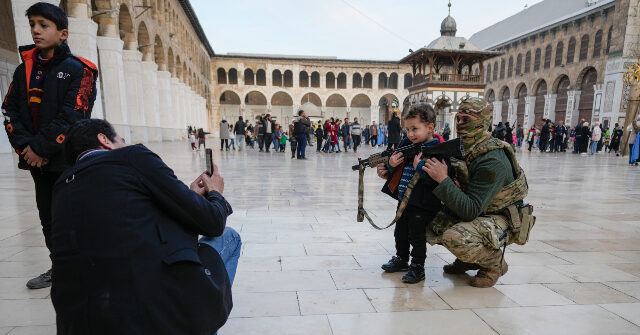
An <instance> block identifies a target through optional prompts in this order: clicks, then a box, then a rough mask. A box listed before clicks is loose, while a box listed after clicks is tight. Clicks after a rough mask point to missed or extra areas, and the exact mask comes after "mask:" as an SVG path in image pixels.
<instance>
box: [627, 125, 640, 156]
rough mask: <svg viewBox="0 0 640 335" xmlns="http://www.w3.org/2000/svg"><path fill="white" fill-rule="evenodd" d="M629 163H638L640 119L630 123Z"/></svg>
mask: <svg viewBox="0 0 640 335" xmlns="http://www.w3.org/2000/svg"><path fill="white" fill-rule="evenodd" d="M627 129H628V130H629V165H631V164H635V165H638V150H639V149H640V148H639V146H640V139H639V138H640V120H638V121H636V122H631V124H630V125H629V128H627Z"/></svg>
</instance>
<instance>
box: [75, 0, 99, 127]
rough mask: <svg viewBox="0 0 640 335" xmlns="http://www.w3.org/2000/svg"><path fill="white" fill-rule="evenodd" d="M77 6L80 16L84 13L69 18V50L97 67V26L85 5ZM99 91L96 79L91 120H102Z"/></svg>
mask: <svg viewBox="0 0 640 335" xmlns="http://www.w3.org/2000/svg"><path fill="white" fill-rule="evenodd" d="M79 5H80V6H78V7H77V9H79V10H78V12H79V13H80V14H82V13H84V16H83V17H78V18H74V17H70V18H69V39H68V44H69V48H70V49H71V52H72V53H73V54H74V55H76V56H80V57H83V58H86V59H88V60H90V61H91V62H93V63H94V64H96V66H98V48H97V43H96V37H97V33H98V24H97V23H95V22H93V20H91V19H89V18H88V17H87V6H86V4H85V5H84V7H83V6H82V4H79ZM82 9H84V11H82ZM100 75H101V73H100ZM101 91H102V87H101V85H100V78H98V81H97V82H96V100H95V102H94V104H93V110H92V112H91V117H92V118H96V119H104V112H103V110H102V93H101Z"/></svg>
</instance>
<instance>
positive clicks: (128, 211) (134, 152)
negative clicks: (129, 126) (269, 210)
mask: <svg viewBox="0 0 640 335" xmlns="http://www.w3.org/2000/svg"><path fill="white" fill-rule="evenodd" d="M52 207H53V224H52V226H53V231H52V236H53V243H52V250H51V259H52V262H53V286H52V290H51V300H52V302H53V306H54V308H55V310H56V315H57V319H56V321H57V327H58V334H78V335H79V334H83V335H84V334H189V335H191V334H203V335H204V334H206V335H211V334H213V333H214V332H215V331H216V330H217V329H218V328H219V327H220V326H222V324H224V322H225V321H226V319H227V316H228V314H229V312H230V309H231V303H230V299H231V294H230V291H227V292H222V294H221V293H220V291H218V290H216V287H215V284H214V282H213V281H212V280H211V279H210V277H209V276H208V275H207V272H210V273H212V276H220V275H224V276H225V278H226V276H227V275H226V271H225V269H224V264H222V263H221V262H219V263H218V264H217V267H215V266H214V267H213V268H212V267H210V264H206V262H204V263H205V264H204V265H203V264H202V263H203V260H202V259H201V257H199V255H198V248H197V241H198V234H200V235H205V236H219V235H221V234H222V232H223V230H224V228H225V223H226V218H227V216H228V215H230V214H231V213H232V210H231V206H230V205H229V203H227V201H226V200H225V199H224V198H223V197H222V195H221V194H219V193H217V192H214V191H212V192H210V193H209V195H208V197H207V198H205V197H202V196H200V195H198V194H197V193H195V192H193V191H191V190H190V189H189V188H188V187H187V186H186V185H184V184H183V183H182V182H180V181H179V180H178V179H177V178H176V176H175V175H174V173H173V171H172V170H171V169H170V168H169V167H167V166H166V165H165V164H164V162H162V160H161V159H160V157H158V156H157V155H156V154H154V153H153V152H151V151H150V150H148V149H147V148H145V147H144V146H142V145H134V146H128V147H125V148H121V149H116V150H111V151H103V152H94V153H92V154H90V155H88V156H87V157H85V158H83V159H81V160H80V161H79V162H78V163H76V164H75V165H74V166H73V167H71V168H69V169H68V170H66V171H65V172H64V173H63V174H62V176H61V177H60V179H59V180H58V181H57V183H56V186H55V189H54V192H53V206H52ZM207 269H208V270H209V271H207ZM218 278H219V277H218ZM226 283H228V278H226ZM221 300H224V301H227V302H228V305H225V306H227V307H228V310H225V309H227V308H222V309H221V308H220V306H221V305H223V304H222V301H221Z"/></svg>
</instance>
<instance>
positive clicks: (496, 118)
mask: <svg viewBox="0 0 640 335" xmlns="http://www.w3.org/2000/svg"><path fill="white" fill-rule="evenodd" d="M498 122H502V101H494V102H493V124H494V125H496V124H498Z"/></svg>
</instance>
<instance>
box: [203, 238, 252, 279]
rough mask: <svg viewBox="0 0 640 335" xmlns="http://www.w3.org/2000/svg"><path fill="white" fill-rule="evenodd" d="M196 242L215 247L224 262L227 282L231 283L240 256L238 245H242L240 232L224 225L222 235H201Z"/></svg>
mask: <svg viewBox="0 0 640 335" xmlns="http://www.w3.org/2000/svg"><path fill="white" fill-rule="evenodd" d="M198 242H199V243H205V244H208V245H210V246H211V247H212V248H214V249H216V251H217V252H218V253H219V254H220V257H221V258H222V262H224V267H225V268H226V269H227V274H229V282H231V285H233V279H234V278H235V277H236V269H237V268H238V259H239V258H240V247H241V246H242V241H241V239H240V234H238V232H237V231H235V230H234V229H233V228H231V227H226V228H224V232H223V233H222V235H220V236H217V237H206V236H203V237H202V238H200V241H198Z"/></svg>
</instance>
